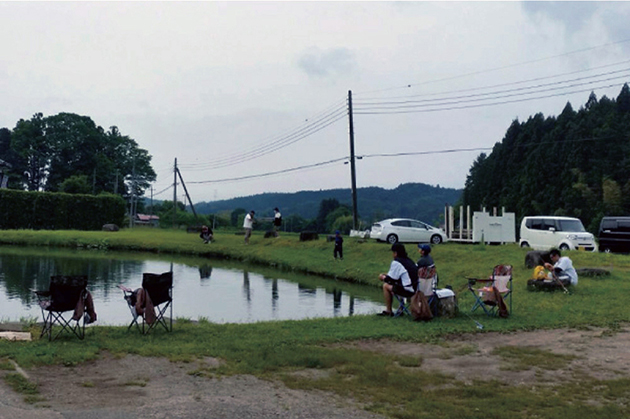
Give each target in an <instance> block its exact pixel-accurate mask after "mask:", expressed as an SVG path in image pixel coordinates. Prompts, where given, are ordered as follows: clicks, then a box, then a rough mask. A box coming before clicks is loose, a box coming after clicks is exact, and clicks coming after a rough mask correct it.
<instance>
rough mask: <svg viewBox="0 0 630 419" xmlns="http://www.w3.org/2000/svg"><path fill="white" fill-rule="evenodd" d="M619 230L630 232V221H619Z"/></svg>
mask: <svg viewBox="0 0 630 419" xmlns="http://www.w3.org/2000/svg"><path fill="white" fill-rule="evenodd" d="M618 224H619V231H623V232H624V233H628V232H630V221H625V220H623V221H621V220H620V221H619V222H618Z"/></svg>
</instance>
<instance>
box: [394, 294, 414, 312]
mask: <svg viewBox="0 0 630 419" xmlns="http://www.w3.org/2000/svg"><path fill="white" fill-rule="evenodd" d="M394 297H395V298H396V300H397V301H398V310H396V311H395V312H394V316H393V317H400V316H403V315H405V314H406V315H408V316H411V313H410V312H409V304H410V303H411V297H408V298H407V297H404V296H402V295H398V294H395V293H394Z"/></svg>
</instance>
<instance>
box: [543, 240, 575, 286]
mask: <svg viewBox="0 0 630 419" xmlns="http://www.w3.org/2000/svg"><path fill="white" fill-rule="evenodd" d="M549 258H550V259H551V261H552V262H553V265H552V264H551V263H548V262H546V263H545V268H547V269H548V270H549V279H554V278H555V279H558V280H559V281H560V282H561V283H562V285H564V286H565V287H566V286H567V285H577V283H578V275H577V271H576V270H575V268H574V267H573V261H571V259H569V258H568V257H567V256H562V254H561V253H560V250H558V249H551V250H550V251H549Z"/></svg>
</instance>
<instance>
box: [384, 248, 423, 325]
mask: <svg viewBox="0 0 630 419" xmlns="http://www.w3.org/2000/svg"><path fill="white" fill-rule="evenodd" d="M391 251H392V257H393V259H394V260H393V261H392V263H391V265H390V266H389V272H387V273H386V274H380V275H379V276H378V278H379V279H380V280H381V281H383V297H384V299H385V311H383V312H382V313H380V314H379V316H393V315H394V313H393V311H392V300H393V298H394V294H396V295H400V296H401V297H405V298H410V297H412V296H413V295H414V294H415V292H416V290H417V289H418V267H417V265H416V264H415V263H414V262H413V260H411V259H409V256H407V250H406V249H405V246H404V245H403V244H401V243H394V244H393V245H392V247H391Z"/></svg>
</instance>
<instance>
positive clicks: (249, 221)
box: [243, 210, 256, 244]
mask: <svg viewBox="0 0 630 419" xmlns="http://www.w3.org/2000/svg"><path fill="white" fill-rule="evenodd" d="M254 214H256V213H255V212H254V210H251V211H250V212H249V214H247V215H246V216H245V219H244V220H243V228H244V229H245V244H249V238H250V237H251V236H252V228H254V222H255V221H256V220H254Z"/></svg>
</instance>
